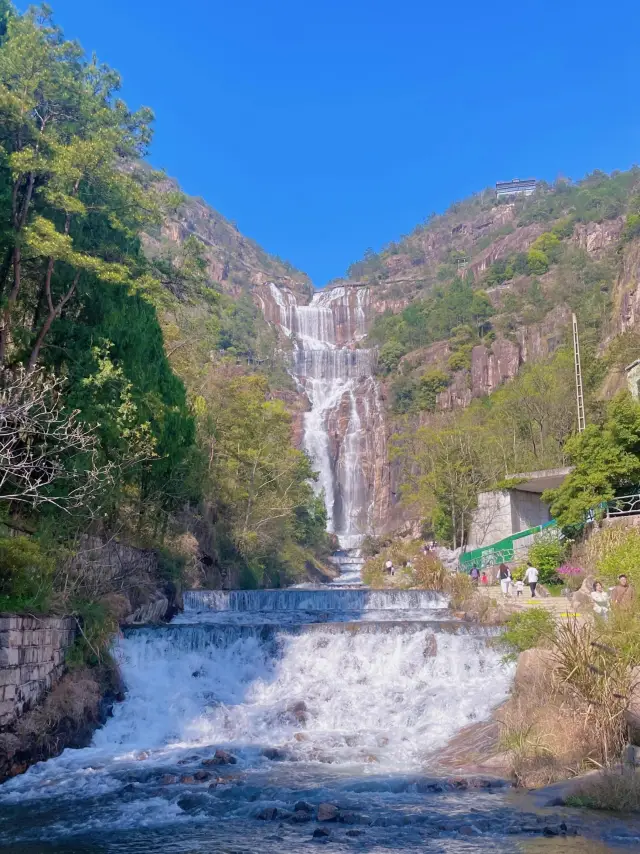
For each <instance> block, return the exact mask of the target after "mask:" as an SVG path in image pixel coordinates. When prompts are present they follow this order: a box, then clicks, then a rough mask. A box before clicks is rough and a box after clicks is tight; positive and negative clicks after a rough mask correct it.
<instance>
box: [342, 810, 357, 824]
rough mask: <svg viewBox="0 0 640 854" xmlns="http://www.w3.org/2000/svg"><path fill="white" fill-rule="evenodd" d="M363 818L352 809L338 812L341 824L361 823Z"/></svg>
mask: <svg viewBox="0 0 640 854" xmlns="http://www.w3.org/2000/svg"><path fill="white" fill-rule="evenodd" d="M361 820H362V819H361V816H359V815H358V813H356V812H351V810H342V811H340V813H339V814H338V821H339V822H340V823H341V824H359V823H360V821H361Z"/></svg>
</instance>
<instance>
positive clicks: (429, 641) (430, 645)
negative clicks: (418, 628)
mask: <svg viewBox="0 0 640 854" xmlns="http://www.w3.org/2000/svg"><path fill="white" fill-rule="evenodd" d="M437 654H438V641H437V640H436V636H435V635H427V637H426V638H425V641H424V650H423V652H422V655H423V656H424V657H425V658H435V657H436V655H437Z"/></svg>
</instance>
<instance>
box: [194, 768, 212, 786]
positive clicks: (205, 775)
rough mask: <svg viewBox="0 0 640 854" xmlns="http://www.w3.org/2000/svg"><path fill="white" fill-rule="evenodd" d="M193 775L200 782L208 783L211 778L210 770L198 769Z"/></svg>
mask: <svg viewBox="0 0 640 854" xmlns="http://www.w3.org/2000/svg"><path fill="white" fill-rule="evenodd" d="M193 777H194V779H195V780H196V781H197V782H198V783H206V781H207V780H210V779H211V774H210V773H209V772H208V771H196V772H195V774H194V775H193Z"/></svg>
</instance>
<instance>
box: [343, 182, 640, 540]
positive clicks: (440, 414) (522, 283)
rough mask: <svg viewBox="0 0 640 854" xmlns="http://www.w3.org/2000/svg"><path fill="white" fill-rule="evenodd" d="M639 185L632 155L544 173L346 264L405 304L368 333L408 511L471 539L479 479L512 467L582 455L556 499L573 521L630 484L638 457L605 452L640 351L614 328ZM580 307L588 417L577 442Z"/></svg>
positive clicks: (377, 296) (382, 294) (378, 296)
mask: <svg viewBox="0 0 640 854" xmlns="http://www.w3.org/2000/svg"><path fill="white" fill-rule="evenodd" d="M639 192H640V170H639V169H638V168H636V167H634V168H633V169H631V170H629V171H627V172H618V173H613V174H612V175H606V174H604V173H602V172H594V173H592V174H591V175H588V176H587V177H586V178H585V179H583V180H582V181H578V182H576V183H573V182H570V181H566V180H560V181H558V182H556V183H555V184H553V185H547V184H545V183H540V184H539V185H538V188H537V190H536V192H535V193H534V194H533V195H532V196H531V197H515V198H510V199H506V200H496V198H495V194H494V193H493V192H492V191H489V190H487V191H485V192H484V193H481V194H478V195H477V196H474V197H472V198H471V199H468V200H466V201H464V202H461V203H459V204H456V205H453V206H452V207H451V208H450V209H449V211H447V212H446V213H445V214H443V215H442V216H433V217H430V218H429V220H428V221H427V222H426V223H425V224H424V225H422V226H420V227H419V228H417V229H416V230H415V232H413V233H412V234H411V235H409V236H407V237H406V238H403V240H401V241H400V242H398V243H395V244H390V245H389V246H388V247H386V248H385V249H384V250H383V251H382V252H381V253H380V254H379V255H375V254H374V253H369V254H368V256H367V258H366V259H365V261H364V262H363V263H362V264H360V265H355V266H354V267H353V268H352V269H351V270H350V275H351V276H352V277H355V278H358V279H359V280H360V281H364V282H367V283H368V284H369V285H370V287H371V289H372V298H373V300H374V303H375V302H378V303H382V304H383V305H387V306H388V305H389V304H392V306H393V308H386V310H385V311H383V313H381V314H379V315H378V316H377V317H376V318H375V320H374V323H373V326H372V328H371V331H370V336H369V337H370V340H372V341H373V342H374V343H376V344H378V346H379V347H380V359H379V363H378V364H379V372H380V374H381V379H382V381H383V382H384V384H385V386H386V388H387V389H388V392H389V393H388V395H387V401H388V408H389V415H390V417H392V418H394V422H395V425H396V436H395V438H394V441H393V445H394V450H393V451H392V455H393V456H394V458H395V460H396V464H397V465H399V466H400V468H401V472H400V494H401V496H402V500H403V501H404V503H405V506H406V507H407V512H408V513H411V514H414V515H419V516H420V517H421V518H422V519H423V520H424V522H425V524H426V529H427V530H428V531H429V532H430V533H431V534H432V535H434V536H436V537H437V538H438V539H439V540H440V541H442V542H447V543H449V544H451V545H453V546H459V545H461V544H462V543H464V542H465V539H466V534H467V531H468V525H469V521H470V518H471V514H472V513H473V510H474V509H475V506H476V498H475V496H476V495H477V493H478V491H482V490H486V489H491V488H493V487H494V485H495V484H498V483H500V482H502V481H503V480H504V479H505V477H508V476H509V475H512V474H513V473H515V472H519V471H527V470H531V469H543V468H550V467H554V466H559V465H567V464H568V463H577V464H578V465H577V469H578V471H577V473H576V474H575V475H574V476H573V477H572V478H571V479H570V481H569V482H568V484H567V485H566V486H565V488H564V491H563V493H562V494H559V495H557V496H556V497H555V498H554V501H555V503H554V512H557V513H558V514H560V516H561V517H562V518H561V522H562V523H563V524H568V523H569V522H576V521H578V517H580V521H582V516H583V515H584V511H585V510H587V509H591V508H592V507H593V506H595V504H597V503H598V502H599V501H602V500H606V499H607V498H610V497H613V496H614V495H617V494H620V491H621V490H622V491H624V489H625V488H627V487H629V486H630V484H631V481H632V480H633V478H634V476H635V474H634V472H633V467H632V466H631V467H630V466H627V465H626V464H625V461H624V460H622V459H618V462H619V464H620V465H621V466H622V468H623V469H624V471H622V472H620V473H619V474H616V473H615V471H614V470H613V469H612V470H611V471H610V472H609V474H605V473H604V472H603V471H601V469H602V465H604V461H603V460H601V463H602V465H598V464H597V461H596V460H595V459H594V454H595V455H598V454H601V453H602V454H605V447H606V446H609V457H611V455H612V454H613V455H614V456H615V455H616V454H617V455H618V457H619V456H620V453H619V451H620V448H618V450H616V449H615V448H613V447H611V444H612V442H613V444H614V445H615V444H616V442H619V441H620V437H618V438H617V439H613V438H612V436H611V424H610V422H611V413H610V412H609V414H607V412H606V411H605V404H604V403H603V399H604V398H606V396H607V395H610V394H611V391H610V389H613V390H615V389H616V387H617V388H619V380H618V379H616V377H619V374H620V371H621V369H622V368H623V367H624V365H625V364H628V362H630V361H632V360H633V359H634V358H636V357H637V353H638V341H637V336H636V335H635V334H634V333H633V332H629V331H627V332H625V333H624V334H620V335H617V336H616V335H615V334H613V333H615V332H616V331H618V330H619V329H620V324H619V323H618V322H617V321H616V319H615V317H612V313H613V312H614V311H617V310H618V309H617V305H618V302H619V300H620V297H619V296H617V295H616V294H615V293H614V291H615V288H616V287H617V285H616V282H617V281H618V279H619V277H620V276H621V270H622V269H623V265H624V263H625V262H624V259H625V257H626V255H625V253H626V252H627V251H628V247H629V245H630V244H631V243H632V242H633V240H634V236H635V234H636V226H637V223H636V219H637V216H638V213H637V210H638V198H639V197H640V196H639ZM571 311H574V312H575V313H576V314H577V317H578V323H579V327H580V334H581V344H582V366H583V374H584V385H585V396H586V407H587V419H588V422H589V423H590V425H591V426H590V427H589V429H588V431H587V433H586V434H585V436H584V437H580V438H575V439H573V438H572V436H573V433H574V431H575V429H576V423H575V420H576V416H575V404H574V399H573V394H574V392H573V388H574V369H573V356H572V352H571V348H570V335H569V333H570V330H569V328H568V321H569V320H570V313H571ZM523 362H524V364H522V363H523ZM605 379H606V383H605V385H604V386H603V382H604V381H605ZM505 380H509V381H508V382H506V383H505V382H504V381H505ZM501 383H504V384H503V385H502V386H501V385H500V384H501ZM616 383H618V385H617V386H616ZM607 384H608V385H607ZM626 405H627V406H630V405H631V404H630V403H627V404H626ZM617 406H618V409H620V407H622V406H623V404H622V403H618V404H617ZM607 425H609V426H607ZM601 440H602V441H601ZM590 442H591V449H589V443H590ZM594 443H595V444H594ZM605 467H606V466H605ZM614 468H615V467H614ZM579 471H584V472H588V474H585V476H584V477H586V479H587V480H589V481H590V482H589V484H587V486H588V488H586V489H583V488H582V487H583V484H582V483H581V482H580V483H579V482H578V481H579V478H580V474H579ZM584 477H583V480H584ZM598 479H599V481H602V483H600V482H598V483H596V481H597V480H598ZM572 489H573V490H574V495H573V496H572V495H571V494H570V492H571V490H572ZM581 502H582V503H581ZM578 504H580V506H579V507H578ZM583 505H584V506H583ZM587 505H588V506H587Z"/></svg>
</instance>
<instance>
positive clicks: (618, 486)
mask: <svg viewBox="0 0 640 854" xmlns="http://www.w3.org/2000/svg"><path fill="white" fill-rule="evenodd" d="M565 451H566V453H567V455H568V457H569V459H570V461H571V463H572V465H573V471H572V472H571V474H570V475H569V476H568V477H567V478H566V480H565V481H564V483H563V484H562V486H560V487H559V488H558V489H556V490H552V491H549V492H547V493H545V494H544V498H545V500H547V501H549V502H550V503H551V512H552V514H553V516H554V518H556V519H557V520H558V523H559V524H560V525H562V526H570V525H576V524H581V523H582V522H584V520H585V518H586V515H587V513H588V512H589V511H590V510H595V509H597V507H598V505H599V504H600V503H601V502H603V501H610V500H611V499H612V498H614V497H615V496H616V495H624V494H625V493H627V494H628V493H631V492H636V491H637V489H638V484H640V403H638V402H637V401H634V400H633V399H632V398H631V396H630V395H629V394H628V393H627V392H622V393H620V394H619V395H618V396H617V397H615V398H614V399H613V400H612V401H611V403H610V404H609V406H608V407H607V414H606V418H605V421H604V424H603V425H602V426H599V425H597V424H589V425H588V426H587V428H586V430H585V431H584V432H583V433H579V434H576V435H575V436H572V437H571V438H570V439H569V440H568V442H567V444H566V447H565Z"/></svg>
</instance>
